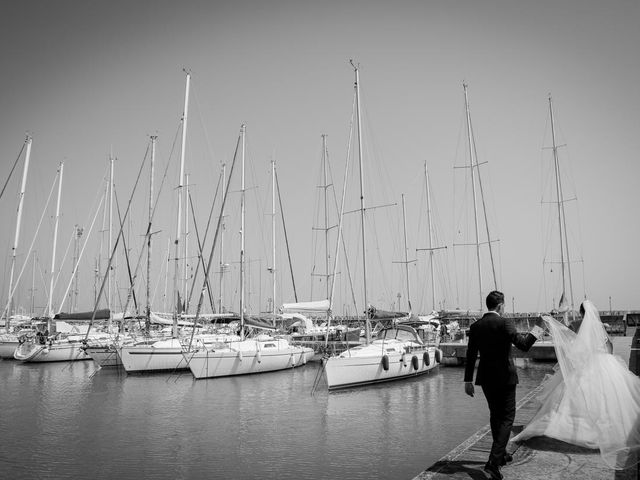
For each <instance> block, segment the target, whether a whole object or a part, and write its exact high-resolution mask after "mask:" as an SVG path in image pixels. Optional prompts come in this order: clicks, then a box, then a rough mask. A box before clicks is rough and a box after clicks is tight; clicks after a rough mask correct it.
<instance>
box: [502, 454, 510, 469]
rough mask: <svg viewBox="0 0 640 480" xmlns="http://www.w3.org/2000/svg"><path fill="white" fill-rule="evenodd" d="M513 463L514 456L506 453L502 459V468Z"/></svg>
mask: <svg viewBox="0 0 640 480" xmlns="http://www.w3.org/2000/svg"><path fill="white" fill-rule="evenodd" d="M510 462H513V456H512V455H511V454H510V453H505V454H504V457H502V462H500V466H502V467H504V466H505V465H506V464H507V463H510Z"/></svg>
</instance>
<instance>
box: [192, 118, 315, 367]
mask: <svg viewBox="0 0 640 480" xmlns="http://www.w3.org/2000/svg"><path fill="white" fill-rule="evenodd" d="M245 132H246V128H245V125H244V124H243V125H242V126H241V127H240V137H241V144H242V154H241V158H242V174H241V187H240V222H241V224H240V337H241V338H240V340H238V341H233V340H231V341H228V342H219V343H215V344H213V345H205V346H201V347H199V348H197V350H196V351H195V352H192V351H189V352H187V353H185V363H186V364H187V365H188V367H189V370H191V373H192V374H193V376H194V378H196V379H202V378H215V377H225V376H231V375H246V374H251V373H263V372H271V371H276V370H284V369H287V368H292V367H297V366H300V365H304V364H306V363H307V361H309V360H311V358H312V357H313V355H314V352H313V350H312V349H311V348H305V347H300V346H295V345H292V344H291V343H289V341H288V340H287V339H286V338H274V337H271V336H270V335H267V334H264V333H263V334H260V335H257V336H255V337H252V338H247V337H246V336H245V335H246V333H245V326H249V325H252V326H254V327H255V326H258V325H257V324H256V323H255V322H252V321H251V319H250V318H248V317H247V316H246V315H245V304H244V302H245V298H244V297H245V288H244V287H245V285H244V284H245V279H244V263H245V259H244V254H245V252H244V248H245V200H244V199H245V176H244V157H245ZM225 197H226V194H225ZM212 253H213V250H212ZM209 265H211V258H210V261H209ZM274 268H275V267H274ZM209 270H210V269H207V274H208V271H209ZM205 281H206V279H205ZM274 289H275V287H274ZM273 303H274V304H275V295H274V298H273ZM269 327H275V325H269ZM263 328H264V327H263Z"/></svg>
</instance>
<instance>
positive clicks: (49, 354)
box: [13, 341, 91, 362]
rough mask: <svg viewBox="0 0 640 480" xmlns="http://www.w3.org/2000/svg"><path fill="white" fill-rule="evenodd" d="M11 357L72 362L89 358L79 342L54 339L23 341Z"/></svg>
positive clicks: (22, 360) (34, 360)
mask: <svg viewBox="0 0 640 480" xmlns="http://www.w3.org/2000/svg"><path fill="white" fill-rule="evenodd" d="M13 358H15V359H16V360H19V361H21V362H72V361H77V360H91V357H89V355H87V354H86V353H85V351H84V350H83V348H82V343H80V342H67V341H60V342H58V341H54V342H51V343H48V342H47V343H46V344H44V345H42V344H40V343H35V342H24V343H23V344H21V345H20V346H18V348H17V349H16V350H15V352H14V354H13Z"/></svg>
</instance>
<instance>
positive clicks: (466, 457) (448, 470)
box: [413, 328, 640, 480]
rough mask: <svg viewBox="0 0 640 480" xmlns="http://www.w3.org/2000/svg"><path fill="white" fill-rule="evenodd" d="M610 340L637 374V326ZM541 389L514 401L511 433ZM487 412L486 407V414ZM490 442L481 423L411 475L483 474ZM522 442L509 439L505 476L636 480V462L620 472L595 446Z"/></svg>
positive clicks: (531, 410)
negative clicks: (610, 464)
mask: <svg viewBox="0 0 640 480" xmlns="http://www.w3.org/2000/svg"><path fill="white" fill-rule="evenodd" d="M611 340H612V342H613V353H614V354H616V355H619V356H620V357H622V358H623V359H625V360H628V362H629V368H630V369H631V370H632V371H633V372H634V373H635V374H636V375H638V374H640V358H639V357H640V328H636V330H635V335H634V336H628V335H627V336H618V337H612V338H611ZM461 388H462V387H461ZM541 389H542V385H540V386H538V387H537V388H535V389H534V390H532V391H531V392H529V393H528V394H527V395H526V396H525V397H523V398H522V399H521V400H520V401H519V402H518V403H517V412H516V419H515V422H514V428H513V433H518V432H520V431H521V430H522V429H523V428H524V426H525V425H526V424H527V423H528V422H529V421H530V420H531V419H532V418H533V416H534V415H535V413H536V412H537V410H538V408H539V406H540V404H539V402H537V400H536V397H537V395H538V393H539V392H540V391H541ZM461 391H462V390H461ZM488 416H489V411H488V409H487V418H488ZM491 443H492V439H491V429H490V427H489V425H486V426H484V427H483V428H481V429H480V430H478V431H477V432H476V433H474V434H473V435H472V436H471V437H469V438H468V439H467V440H465V441H464V442H463V443H462V444H460V445H459V446H457V447H456V448H454V449H453V450H451V452H449V453H448V454H447V455H445V456H444V457H442V458H441V459H440V460H438V461H437V462H436V463H434V464H433V465H431V466H430V467H428V468H427V469H426V470H424V471H423V472H422V473H420V474H419V475H418V476H416V477H415V478H414V479H413V480H445V479H449V480H455V479H460V480H462V479H465V480H469V479H472V480H480V479H484V478H487V477H486V475H485V473H484V470H483V467H484V464H485V463H486V461H487V457H488V456H489V451H490V449H491ZM525 443H526V444H522V445H518V444H515V443H512V442H510V443H509V446H508V447H507V451H509V452H510V453H512V455H513V462H511V463H509V464H508V465H507V466H505V467H503V468H502V474H503V475H504V478H505V480H537V479H540V480H542V479H544V480H555V479H558V480H560V479H561V480H565V479H567V480H571V479H575V480H609V479H611V480H614V479H615V480H638V477H639V468H640V467H639V466H638V465H633V466H631V467H630V468H628V469H625V470H620V471H616V470H612V469H610V468H608V467H607V466H606V465H605V464H604V463H603V462H602V460H601V458H600V453H599V451H598V450H591V449H586V448H582V447H577V446H574V445H570V444H568V443H565V442H561V441H557V440H554V439H551V438H547V437H536V438H533V439H530V440H528V441H527V442H525ZM631 463H633V462H631Z"/></svg>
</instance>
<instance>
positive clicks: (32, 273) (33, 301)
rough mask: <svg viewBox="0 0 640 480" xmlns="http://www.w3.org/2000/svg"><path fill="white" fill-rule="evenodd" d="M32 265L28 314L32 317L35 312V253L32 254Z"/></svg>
mask: <svg viewBox="0 0 640 480" xmlns="http://www.w3.org/2000/svg"><path fill="white" fill-rule="evenodd" d="M32 257H33V263H32V266H31V312H30V313H29V314H30V315H31V316H32V317H34V316H35V312H36V303H35V294H36V252H35V251H34V252H33V255H32Z"/></svg>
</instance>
